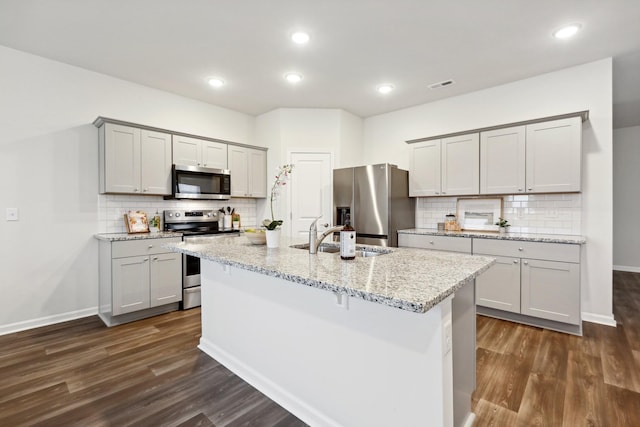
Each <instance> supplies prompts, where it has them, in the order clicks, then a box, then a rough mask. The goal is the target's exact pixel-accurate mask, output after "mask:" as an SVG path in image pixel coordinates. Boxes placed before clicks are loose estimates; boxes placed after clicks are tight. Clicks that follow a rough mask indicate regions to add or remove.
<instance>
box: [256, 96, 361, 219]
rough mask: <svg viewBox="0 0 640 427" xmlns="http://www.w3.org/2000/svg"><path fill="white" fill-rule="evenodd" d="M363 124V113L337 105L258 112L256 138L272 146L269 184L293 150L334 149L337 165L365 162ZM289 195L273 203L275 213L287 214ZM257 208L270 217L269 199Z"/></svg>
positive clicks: (282, 194)
mask: <svg viewBox="0 0 640 427" xmlns="http://www.w3.org/2000/svg"><path fill="white" fill-rule="evenodd" d="M362 127H363V120H362V119H361V118H360V117H357V116H355V115H353V114H351V113H348V112H346V111H344V110H338V109H322V108H279V109H277V110H273V111H270V112H268V113H265V114H262V115H260V116H258V117H257V118H256V126H255V139H256V141H257V142H258V145H261V146H264V147H268V148H269V151H268V155H267V176H268V177H269V180H268V184H269V185H271V183H272V182H273V176H274V174H275V171H276V170H277V168H278V166H280V165H283V164H285V163H288V162H289V154H290V153H291V152H292V151H317V152H327V153H332V154H333V167H334V168H339V167H346V166H352V165H356V164H362ZM293 173H294V174H295V169H294V171H293ZM269 188H271V187H269ZM287 199H288V195H287V194H286V192H282V193H281V196H280V197H279V198H278V200H277V201H276V203H275V204H274V212H275V215H276V217H280V218H285V217H287V216H286V213H287V212H288V207H287V206H286V203H285V201H286V200H287ZM257 210H258V218H268V217H270V214H269V213H268V210H269V206H268V203H267V201H259V202H258V208H257Z"/></svg>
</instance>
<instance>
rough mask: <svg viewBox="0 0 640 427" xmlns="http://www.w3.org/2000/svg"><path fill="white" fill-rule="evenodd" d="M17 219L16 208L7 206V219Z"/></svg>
mask: <svg viewBox="0 0 640 427" xmlns="http://www.w3.org/2000/svg"><path fill="white" fill-rule="evenodd" d="M17 220H18V208H7V221H17Z"/></svg>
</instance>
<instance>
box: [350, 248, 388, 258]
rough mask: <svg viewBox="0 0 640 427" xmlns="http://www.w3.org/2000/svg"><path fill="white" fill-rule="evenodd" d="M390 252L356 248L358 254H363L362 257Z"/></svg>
mask: <svg viewBox="0 0 640 427" xmlns="http://www.w3.org/2000/svg"><path fill="white" fill-rule="evenodd" d="M388 253H389V252H376V251H367V250H364V249H357V250H356V256H361V257H372V256H378V255H384V254H388Z"/></svg>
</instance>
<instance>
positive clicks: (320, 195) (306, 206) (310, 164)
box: [289, 152, 333, 239]
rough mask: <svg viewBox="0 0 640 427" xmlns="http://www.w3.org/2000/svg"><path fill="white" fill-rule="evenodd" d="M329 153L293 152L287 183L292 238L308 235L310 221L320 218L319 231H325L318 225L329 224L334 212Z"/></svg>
mask: <svg viewBox="0 0 640 427" xmlns="http://www.w3.org/2000/svg"><path fill="white" fill-rule="evenodd" d="M331 157H332V155H331V153H302V152H292V153H291V156H290V158H291V163H292V164H294V165H295V166H294V169H293V173H292V174H291V179H290V184H291V193H290V207H291V221H290V224H291V228H290V229H289V234H290V235H291V236H293V237H304V238H305V239H306V238H307V237H308V235H309V227H310V225H311V222H312V221H313V220H314V219H315V218H317V217H319V216H322V218H321V219H320V220H319V221H318V231H320V232H322V231H324V230H326V228H325V227H321V226H320V224H325V223H328V224H330V225H331V221H332V215H331V214H332V212H333V165H332V162H331Z"/></svg>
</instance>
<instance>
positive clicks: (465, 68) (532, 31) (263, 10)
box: [0, 0, 640, 127]
mask: <svg viewBox="0 0 640 427" xmlns="http://www.w3.org/2000/svg"><path fill="white" fill-rule="evenodd" d="M573 22H578V23H581V24H582V25H583V30H582V31H581V32H580V33H578V35H577V36H576V37H575V38H574V39H572V40H570V41H559V40H556V39H554V38H553V37H551V33H552V31H553V30H554V29H557V28H558V27H560V26H562V25H564V24H567V23H573ZM297 29H304V30H306V31H308V32H309V33H310V34H311V37H312V38H311V42H310V43H309V44H308V45H306V46H298V45H294V44H293V43H292V42H291V41H290V39H289V35H290V34H291V33H292V32H293V31H294V30H297ZM0 45H4V46H8V47H11V48H15V49H18V50H22V51H25V52H30V53H34V54H36V55H40V56H44V57H47V58H51V59H54V60H58V61H61V62H65V63H68V64H72V65H76V66H79V67H82V68H86V69H88V70H94V71H98V72H100V73H104V74H108V75H111V76H115V77H119V78H122V79H125V80H129V81H133V82H137V83H140V84H143V85H147V86H151V87H154V88H158V89H161V90H165V91H168V92H173V93H176V94H180V95H184V96H187V97H189V98H194V99H198V100H201V101H205V102H208V103H211V104H215V105H219V106H223V107H227V108H230V109H233V110H237V111H241V112H244V113H248V114H252V115H258V114H262V113H265V112H268V111H270V110H272V109H275V108H279V107H315V108H342V109H345V110H347V111H350V112H352V113H354V114H357V115H358V116H361V117H368V116H372V115H375V114H380V113H385V112H389V111H393V110H398V109H401V108H405V107H410V106H413V105H418V104H423V103H426V102H430V101H434V100H437V99H441V98H446V97H450V96H455V95H459V94H463V93H467V92H471V91H475V90H479V89H483V88H488V87H491V86H495V85H499V84H503V83H507V82H511V81H515V80H520V79H523V78H526V77H530V76H534V75H538V74H541V73H545V72H550V71H555V70H559V69H562V68H566V67H570V66H574V65H579V64H583V63H586V62H590V61H594V60H598V59H601V58H606V57H613V58H614V88H613V94H614V106H613V111H614V126H615V127H622V126H632V125H640V77H638V76H640V1H639V0H613V1H603V0H561V1H558V0H537V1H524V0H483V1H478V0H455V1H431V0H393V1H392V0H314V1H307V0H184V1H177V0H0ZM292 70H293V71H298V72H300V73H302V74H303V75H304V80H303V81H302V82H300V83H299V84H297V85H295V86H292V85H291V84H289V83H288V82H286V81H285V80H284V79H283V75H284V73H285V72H287V71H292ZM213 75H215V76H219V77H221V78H223V79H224V80H226V82H227V85H226V86H225V87H223V88H222V89H218V90H214V89H212V88H211V87H209V86H208V85H207V84H206V81H205V80H206V78H207V77H209V76H213ZM447 79H453V80H455V82H456V84H455V85H453V86H449V87H447V88H442V89H438V90H431V89H429V88H428V87H427V86H428V85H429V84H431V83H435V82H439V81H442V80H447ZM387 82H390V83H393V84H394V85H395V87H396V90H395V91H394V92H392V93H391V94H388V95H380V94H378V93H377V92H375V90H374V89H375V87H376V85H378V84H380V83H387Z"/></svg>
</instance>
